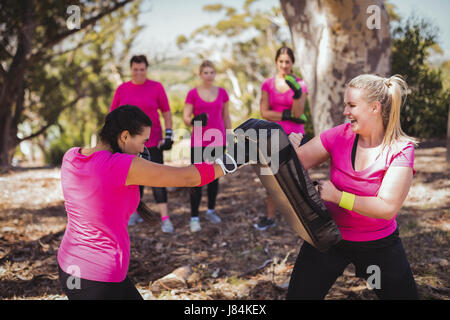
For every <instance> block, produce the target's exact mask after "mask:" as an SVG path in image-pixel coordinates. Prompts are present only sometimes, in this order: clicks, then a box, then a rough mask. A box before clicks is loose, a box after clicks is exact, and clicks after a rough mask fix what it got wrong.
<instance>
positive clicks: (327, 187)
mask: <svg viewBox="0 0 450 320" xmlns="http://www.w3.org/2000/svg"><path fill="white" fill-rule="evenodd" d="M318 189H319V195H320V198H321V199H322V200H324V201H329V202H333V203H339V201H340V200H341V191H339V190H338V189H337V188H336V187H335V186H334V184H333V183H332V182H331V181H330V180H326V181H319V187H318Z"/></svg>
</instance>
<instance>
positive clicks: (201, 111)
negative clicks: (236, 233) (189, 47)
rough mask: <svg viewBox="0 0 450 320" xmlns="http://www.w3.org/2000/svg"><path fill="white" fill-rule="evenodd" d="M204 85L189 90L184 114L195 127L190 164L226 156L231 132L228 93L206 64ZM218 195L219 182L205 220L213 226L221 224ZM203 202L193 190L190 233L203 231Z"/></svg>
mask: <svg viewBox="0 0 450 320" xmlns="http://www.w3.org/2000/svg"><path fill="white" fill-rule="evenodd" d="M199 76H200V78H201V80H202V82H201V84H200V85H199V86H198V87H196V88H194V89H192V90H190V91H189V92H188V94H187V96H186V102H185V105H184V110H183V120H184V123H185V124H186V125H187V126H192V127H193V129H192V135H191V163H198V162H203V161H210V162H212V161H214V159H215V158H217V157H221V155H223V154H224V152H225V146H226V130H230V129H231V120H230V113H229V111H228V101H229V98H228V93H227V91H226V90H225V89H224V88H220V87H217V86H215V85H214V79H215V77H216V68H215V67H214V64H213V63H212V62H211V61H209V60H205V61H203V62H202V64H201V65H200V68H199ZM218 192H219V180H215V181H213V182H211V183H210V184H208V187H207V193H208V210H207V211H206V214H205V216H206V218H207V219H208V220H209V221H211V222H212V223H216V224H217V223H220V222H221V219H220V217H219V216H218V215H217V214H216V213H215V210H214V209H215V205H216V198H217V194H218ZM201 198H202V188H201V187H195V188H192V189H191V190H190V203H191V221H190V226H189V227H190V230H191V232H198V231H200V230H201V226H200V219H199V212H198V209H199V207H200V202H201Z"/></svg>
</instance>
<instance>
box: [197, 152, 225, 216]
mask: <svg viewBox="0 0 450 320" xmlns="http://www.w3.org/2000/svg"><path fill="white" fill-rule="evenodd" d="M224 152H225V147H221V146H220V147H201V148H200V147H198V148H193V147H192V148H191V163H199V162H203V161H208V162H213V161H214V159H215V158H216V157H222V155H223V153H224ZM207 186H208V187H207V190H208V209H214V208H215V207H216V199H217V194H218V193H219V179H216V180H214V181H213V182H211V183H209V184H208V185H207ZM190 200H191V217H198V208H199V207H200V202H201V201H202V187H193V188H191V190H190Z"/></svg>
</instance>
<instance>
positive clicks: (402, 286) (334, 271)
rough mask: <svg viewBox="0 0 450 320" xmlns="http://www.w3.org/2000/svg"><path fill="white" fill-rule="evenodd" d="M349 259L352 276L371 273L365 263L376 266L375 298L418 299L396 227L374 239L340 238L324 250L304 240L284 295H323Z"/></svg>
mask: <svg viewBox="0 0 450 320" xmlns="http://www.w3.org/2000/svg"><path fill="white" fill-rule="evenodd" d="M350 263H353V264H354V265H355V269H356V276H357V277H360V278H364V279H366V280H368V278H369V277H371V278H372V276H373V275H375V272H374V271H372V270H373V269H370V268H368V267H369V266H377V267H379V275H380V277H379V280H380V282H379V284H380V285H379V288H378V289H377V288H374V289H373V290H374V292H375V294H376V295H377V296H378V298H379V299H386V300H387V299H411V300H415V299H418V293H417V287H416V283H415V281H414V277H413V275H412V272H411V268H410V266H409V263H408V260H407V258H406V254H405V250H404V249H403V245H402V242H401V240H400V238H399V236H398V231H395V232H394V233H393V234H391V235H390V236H388V237H386V238H383V239H380V240H376V241H368V242H352V241H344V240H343V241H341V242H340V243H338V244H337V245H336V246H335V247H333V248H332V249H330V250H329V251H328V252H327V253H322V252H320V251H318V250H317V249H316V248H314V247H313V246H311V245H310V244H309V243H307V242H304V243H303V246H302V248H301V250H300V253H299V255H298V258H297V261H296V262H295V266H294V269H293V271H292V275H291V280H290V283H289V288H288V293H287V299H288V300H293V299H324V297H325V296H326V294H327V293H328V291H329V290H330V288H331V287H332V285H333V284H334V282H335V281H336V279H337V278H338V277H339V276H340V275H341V274H342V273H343V272H344V270H345V268H346V267H347V265H348V264H350ZM372 279H373V278H372ZM372 279H370V281H368V282H369V283H370V284H373V282H372V281H371V280H372Z"/></svg>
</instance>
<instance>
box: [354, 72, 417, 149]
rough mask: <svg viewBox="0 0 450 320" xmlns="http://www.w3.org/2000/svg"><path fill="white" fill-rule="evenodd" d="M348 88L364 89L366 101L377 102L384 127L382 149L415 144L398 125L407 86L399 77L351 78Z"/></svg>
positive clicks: (366, 75) (366, 76)
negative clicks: (398, 143) (408, 143)
mask: <svg viewBox="0 0 450 320" xmlns="http://www.w3.org/2000/svg"><path fill="white" fill-rule="evenodd" d="M348 87H351V88H357V89H364V90H365V95H366V101H367V102H369V103H371V102H374V101H378V102H380V104H381V110H382V111H381V117H382V120H383V126H384V130H385V133H384V138H383V143H382V144H383V147H382V149H383V150H384V149H385V148H386V147H393V148H394V149H395V148H396V147H395V144H396V142H411V143H413V144H414V145H416V144H417V140H416V139H415V138H413V137H409V136H408V135H407V134H406V133H404V132H403V130H402V128H401V125H400V111H401V107H402V105H403V103H404V101H405V100H406V96H407V93H408V85H407V84H406V81H405V80H404V79H403V77H402V76H400V75H394V76H391V77H389V78H382V77H379V76H376V75H371V74H363V75H360V76H357V77H356V78H353V79H352V80H351V81H350V82H349V84H348Z"/></svg>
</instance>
